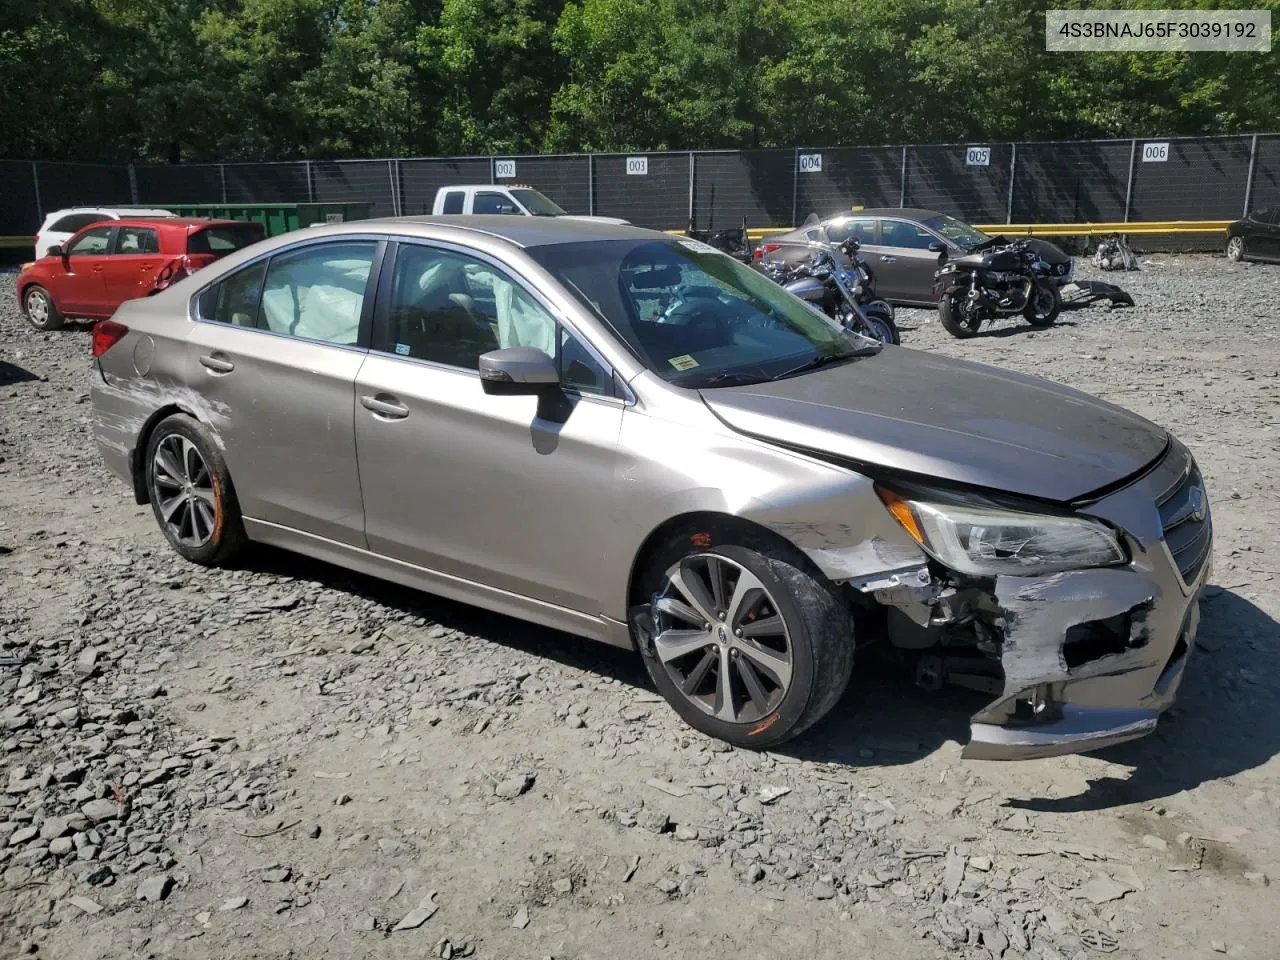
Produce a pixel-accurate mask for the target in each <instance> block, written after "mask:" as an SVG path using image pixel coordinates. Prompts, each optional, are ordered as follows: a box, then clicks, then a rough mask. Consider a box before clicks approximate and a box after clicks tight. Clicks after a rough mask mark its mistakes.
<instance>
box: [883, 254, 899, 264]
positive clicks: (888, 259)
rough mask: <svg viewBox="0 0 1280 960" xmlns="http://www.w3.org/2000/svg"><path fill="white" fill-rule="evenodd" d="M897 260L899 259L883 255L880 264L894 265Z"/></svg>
mask: <svg viewBox="0 0 1280 960" xmlns="http://www.w3.org/2000/svg"><path fill="white" fill-rule="evenodd" d="M897 259H898V258H897V257H890V256H886V255H884V254H881V255H880V262H881V263H893V262H894V261H895V260H897Z"/></svg>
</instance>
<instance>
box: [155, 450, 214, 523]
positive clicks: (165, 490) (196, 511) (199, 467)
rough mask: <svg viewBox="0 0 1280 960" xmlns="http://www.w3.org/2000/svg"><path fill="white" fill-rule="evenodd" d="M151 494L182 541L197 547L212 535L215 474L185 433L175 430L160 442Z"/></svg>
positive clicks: (161, 513)
mask: <svg viewBox="0 0 1280 960" xmlns="http://www.w3.org/2000/svg"><path fill="white" fill-rule="evenodd" d="M151 495H152V497H153V498H154V500H155V503H156V505H157V506H158V507H159V510H160V517H161V519H162V521H163V523H164V524H165V526H166V527H167V528H168V529H169V532H170V534H172V536H173V537H174V539H176V540H177V541H178V542H179V543H181V544H183V545H184V546H187V547H193V548H196V547H202V546H204V545H205V544H206V543H208V542H209V541H210V539H212V537H213V533H214V529H215V527H216V525H217V506H216V500H215V494H214V489H213V475H212V474H211V473H210V471H209V465H208V464H207V463H205V461H204V457H203V456H201V455H200V451H199V449H198V448H197V447H196V445H195V444H194V443H192V442H191V441H190V440H188V439H187V438H186V437H184V436H182V435H181V434H178V433H171V434H169V435H168V436H166V437H165V438H164V439H163V440H161V441H160V443H159V444H157V445H156V453H155V458H154V460H153V461H152V465H151Z"/></svg>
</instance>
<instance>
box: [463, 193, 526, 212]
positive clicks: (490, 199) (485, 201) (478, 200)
mask: <svg viewBox="0 0 1280 960" xmlns="http://www.w3.org/2000/svg"><path fill="white" fill-rule="evenodd" d="M471 212H472V213H515V214H518V213H520V208H519V207H517V206H516V204H515V201H514V200H512V199H511V198H510V197H508V196H506V195H505V194H501V193H477V194H476V196H475V199H474V200H473V201H472V202H471Z"/></svg>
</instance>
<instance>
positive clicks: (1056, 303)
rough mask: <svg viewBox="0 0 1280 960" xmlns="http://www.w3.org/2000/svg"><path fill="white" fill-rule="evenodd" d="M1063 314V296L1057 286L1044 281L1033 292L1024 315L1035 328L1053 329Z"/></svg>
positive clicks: (1023, 312)
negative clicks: (1054, 323) (1060, 314)
mask: <svg viewBox="0 0 1280 960" xmlns="http://www.w3.org/2000/svg"><path fill="white" fill-rule="evenodd" d="M1061 312H1062V294H1061V293H1059V292H1058V287H1057V284H1053V283H1044V282H1043V281H1042V282H1039V283H1037V284H1036V286H1035V289H1034V290H1032V291H1031V298H1030V299H1029V300H1028V301H1027V305H1026V307H1025V308H1024V309H1023V311H1022V315H1023V316H1024V317H1026V318H1027V323H1029V324H1031V325H1032V326H1033V327H1051V326H1053V322H1054V321H1055V320H1057V319H1058V314H1059V313H1061Z"/></svg>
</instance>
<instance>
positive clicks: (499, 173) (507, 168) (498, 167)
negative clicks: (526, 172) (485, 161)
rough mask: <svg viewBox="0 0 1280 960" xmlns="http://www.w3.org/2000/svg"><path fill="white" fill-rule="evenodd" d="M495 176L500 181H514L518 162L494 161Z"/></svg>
mask: <svg viewBox="0 0 1280 960" xmlns="http://www.w3.org/2000/svg"><path fill="white" fill-rule="evenodd" d="M493 175H494V176H495V177H496V178H497V179H499V180H514V179H515V177H516V162H515V161H514V160H495V161H493Z"/></svg>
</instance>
